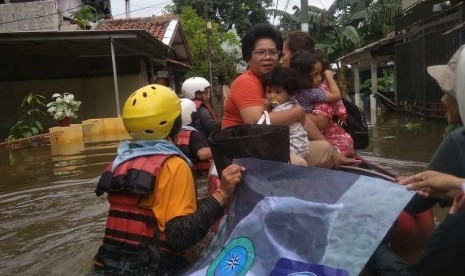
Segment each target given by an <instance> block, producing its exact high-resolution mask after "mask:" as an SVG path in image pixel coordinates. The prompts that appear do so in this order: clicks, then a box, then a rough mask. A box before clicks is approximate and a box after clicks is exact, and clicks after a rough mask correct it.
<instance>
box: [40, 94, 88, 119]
mask: <svg viewBox="0 0 465 276" xmlns="http://www.w3.org/2000/svg"><path fill="white" fill-rule="evenodd" d="M52 99H54V101H52V102H49V103H48V104H47V107H48V109H47V112H48V113H50V115H52V116H53V118H54V119H55V120H62V119H63V118H65V117H71V118H77V117H78V116H77V114H76V112H77V111H78V110H79V107H80V106H81V102H80V101H76V100H75V99H74V95H73V94H71V93H63V95H62V94H59V93H55V94H53V96H52Z"/></svg>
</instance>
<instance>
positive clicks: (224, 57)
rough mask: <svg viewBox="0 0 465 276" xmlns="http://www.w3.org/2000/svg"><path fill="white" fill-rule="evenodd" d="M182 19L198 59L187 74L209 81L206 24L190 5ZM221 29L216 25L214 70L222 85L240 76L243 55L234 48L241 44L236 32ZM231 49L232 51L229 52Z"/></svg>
mask: <svg viewBox="0 0 465 276" xmlns="http://www.w3.org/2000/svg"><path fill="white" fill-rule="evenodd" d="M180 19H181V25H182V27H183V30H184V33H185V35H186V39H187V43H188V45H189V48H190V50H191V53H192V58H193V60H194V66H193V68H192V69H191V70H190V71H189V73H188V74H187V75H188V76H189V77H192V76H203V77H206V78H207V79H208V77H207V76H208V75H209V74H208V72H209V70H208V69H209V68H208V62H207V54H208V52H207V51H208V47H207V38H206V22H205V20H204V19H203V18H201V17H199V16H198V15H197V13H196V12H195V10H194V9H193V8H191V7H189V6H186V7H184V9H183V11H182V13H181V14H180ZM219 29H220V27H219V25H218V24H217V23H213V24H212V34H211V44H212V45H211V48H212V52H213V53H212V71H213V75H214V76H216V77H217V78H218V81H219V83H221V84H225V83H229V82H230V81H231V80H232V79H233V78H235V76H236V64H238V63H239V61H240V55H239V53H238V51H237V50H234V49H235V47H237V46H238V45H239V40H238V39H237V36H236V35H235V34H234V33H233V32H221V31H219ZM227 48H229V49H231V50H225V49H227Z"/></svg>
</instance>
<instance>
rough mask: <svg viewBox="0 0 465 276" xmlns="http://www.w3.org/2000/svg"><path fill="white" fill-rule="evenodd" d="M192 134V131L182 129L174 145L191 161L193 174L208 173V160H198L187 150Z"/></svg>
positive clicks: (193, 153)
mask: <svg viewBox="0 0 465 276" xmlns="http://www.w3.org/2000/svg"><path fill="white" fill-rule="evenodd" d="M191 134H192V130H187V129H183V130H181V131H180V132H179V134H178V140H177V141H176V145H177V146H178V147H179V149H180V150H181V151H182V152H183V153H184V154H185V155H186V156H187V157H189V159H190V160H191V161H192V164H193V165H192V170H193V171H194V172H208V170H209V169H210V165H211V164H210V161H209V160H199V159H198V158H197V154H196V153H195V152H191V150H190V148H189V141H190V137H191Z"/></svg>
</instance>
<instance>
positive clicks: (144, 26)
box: [97, 15, 179, 41]
mask: <svg viewBox="0 0 465 276" xmlns="http://www.w3.org/2000/svg"><path fill="white" fill-rule="evenodd" d="M178 19H179V18H178V16H177V15H163V16H151V17H140V18H128V19H109V20H103V21H100V22H99V24H98V26H97V30H102V31H109V30H145V31H147V32H148V33H150V34H151V35H152V36H154V37H155V38H156V39H158V40H160V41H162V40H163V36H164V35H165V32H166V29H167V28H168V25H169V24H170V22H171V20H178Z"/></svg>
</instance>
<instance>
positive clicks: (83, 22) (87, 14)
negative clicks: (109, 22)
mask: <svg viewBox="0 0 465 276" xmlns="http://www.w3.org/2000/svg"><path fill="white" fill-rule="evenodd" d="M72 17H73V19H74V20H76V22H77V23H78V25H79V27H80V28H81V29H83V30H85V29H87V25H88V24H89V21H91V22H95V20H97V11H96V10H95V8H94V7H92V6H90V5H84V6H82V8H81V9H79V10H78V11H75V12H73V13H72Z"/></svg>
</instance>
